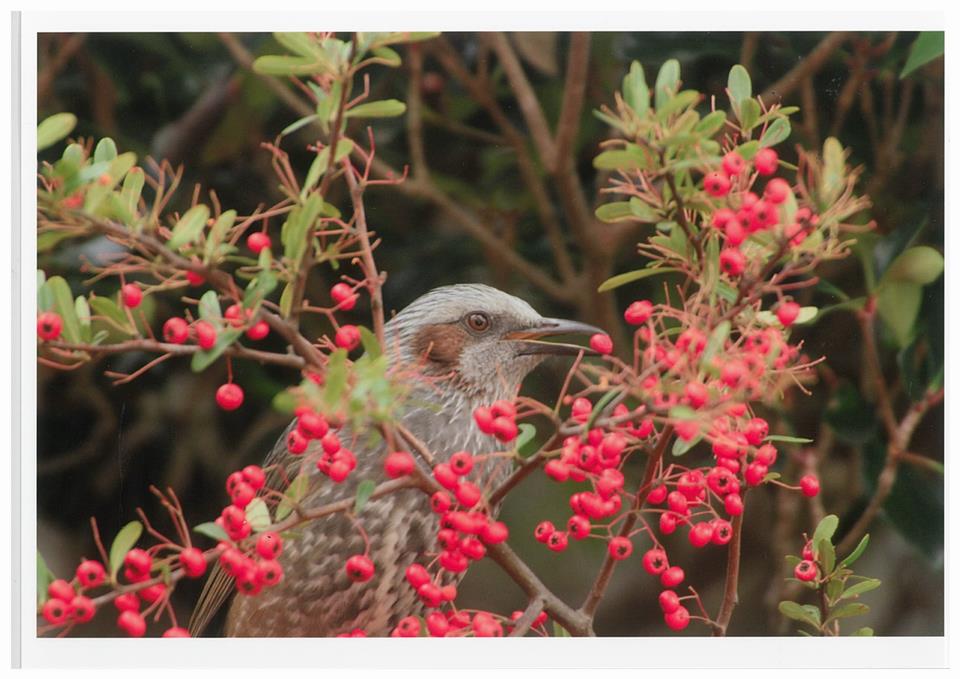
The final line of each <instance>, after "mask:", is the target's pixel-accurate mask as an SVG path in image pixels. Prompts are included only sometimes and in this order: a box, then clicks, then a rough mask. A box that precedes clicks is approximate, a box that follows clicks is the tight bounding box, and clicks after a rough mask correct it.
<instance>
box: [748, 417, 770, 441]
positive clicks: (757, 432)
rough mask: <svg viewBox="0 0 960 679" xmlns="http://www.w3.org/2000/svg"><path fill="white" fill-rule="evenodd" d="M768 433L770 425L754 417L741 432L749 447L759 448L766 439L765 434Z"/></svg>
mask: <svg viewBox="0 0 960 679" xmlns="http://www.w3.org/2000/svg"><path fill="white" fill-rule="evenodd" d="M769 433H770V425H769V424H767V421H766V420H764V419H762V418H760V417H755V418H753V419H752V420H750V421H749V422H747V426H746V428H745V429H744V431H743V434H744V436H746V437H747V443H749V444H750V445H751V446H759V445H760V444H761V443H763V439H765V438H767V434H769Z"/></svg>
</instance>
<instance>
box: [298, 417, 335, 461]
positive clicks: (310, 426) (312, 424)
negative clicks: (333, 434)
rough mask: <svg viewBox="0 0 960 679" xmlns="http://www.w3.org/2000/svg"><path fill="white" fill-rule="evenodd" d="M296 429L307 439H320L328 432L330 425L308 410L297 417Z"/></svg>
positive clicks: (323, 418) (324, 419)
mask: <svg viewBox="0 0 960 679" xmlns="http://www.w3.org/2000/svg"><path fill="white" fill-rule="evenodd" d="M297 429H298V430H300V433H301V434H303V435H304V436H305V437H307V438H308V439H322V438H323V437H324V436H326V435H327V432H329V431H330V425H329V424H328V423H327V420H326V418H325V417H324V416H323V415H320V414H319V413H315V412H313V411H311V410H308V411H306V412H302V413H300V415H299V416H298V417H297ZM332 452H336V451H332Z"/></svg>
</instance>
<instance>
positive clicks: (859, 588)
mask: <svg viewBox="0 0 960 679" xmlns="http://www.w3.org/2000/svg"><path fill="white" fill-rule="evenodd" d="M882 584H883V583H882V582H880V581H879V580H877V579H876V578H867V579H866V580H861V581H860V582H858V583H857V584H855V585H851V586H850V587H847V589H846V590H844V592H843V594H841V595H840V599H841V600H843V599H852V598H854V597H858V596H860V595H861V594H866V593H867V592H870V591H873V590H875V589H876V588H877V587H879V586H880V585H882Z"/></svg>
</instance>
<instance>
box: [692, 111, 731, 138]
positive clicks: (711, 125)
mask: <svg viewBox="0 0 960 679" xmlns="http://www.w3.org/2000/svg"><path fill="white" fill-rule="evenodd" d="M726 122H727V114H726V113H725V112H724V111H714V112H713V113H709V114H707V115H706V116H705V117H704V118H703V120H701V121H700V122H698V123H697V124H696V125H694V127H693V131H694V132H696V133H697V134H699V135H702V136H704V137H712V136H713V135H715V134H716V133H717V132H719V131H720V130H721V129H722V128H723V126H724V124H725V123H726Z"/></svg>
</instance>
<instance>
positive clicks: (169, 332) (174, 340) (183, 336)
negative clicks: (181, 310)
mask: <svg viewBox="0 0 960 679" xmlns="http://www.w3.org/2000/svg"><path fill="white" fill-rule="evenodd" d="M189 336H190V326H189V325H187V322H186V321H185V320H183V319H182V318H177V317H176V316H175V317H173V318H168V319H167V321H166V322H165V323H164V324H163V339H164V340H165V341H167V342H170V343H171V344H183V343H184V342H186V341H187V337H189Z"/></svg>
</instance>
